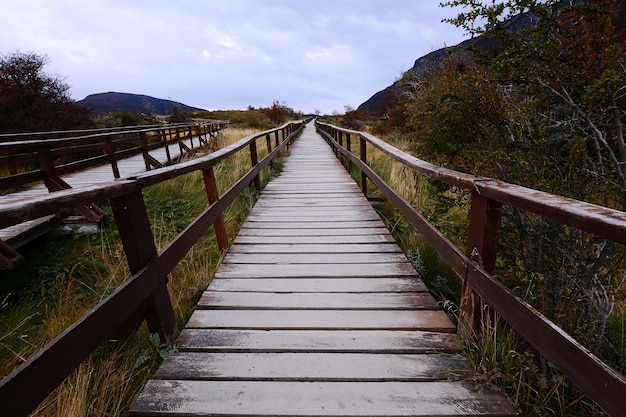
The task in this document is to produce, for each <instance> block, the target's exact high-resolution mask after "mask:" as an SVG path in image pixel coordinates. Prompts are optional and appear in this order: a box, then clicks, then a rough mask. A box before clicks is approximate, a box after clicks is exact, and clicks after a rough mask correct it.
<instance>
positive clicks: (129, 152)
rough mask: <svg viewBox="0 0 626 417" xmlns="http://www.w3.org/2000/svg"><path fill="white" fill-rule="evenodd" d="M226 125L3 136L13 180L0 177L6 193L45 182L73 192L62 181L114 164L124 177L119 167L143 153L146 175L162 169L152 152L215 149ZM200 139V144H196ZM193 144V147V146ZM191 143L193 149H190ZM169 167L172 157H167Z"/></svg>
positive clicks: (2, 162)
mask: <svg viewBox="0 0 626 417" xmlns="http://www.w3.org/2000/svg"><path fill="white" fill-rule="evenodd" d="M227 126H228V122H225V121H210V122H204V123H193V124H188V123H183V124H175V125H167V126H148V127H132V128H114V129H96V130H77V131H61V132H41V133H21V134H6V135H0V167H5V169H6V170H7V171H8V175H5V176H3V177H2V178H0V191H2V190H7V189H12V188H17V187H22V186H24V185H27V184H30V183H33V182H37V181H45V182H46V186H48V188H53V190H51V191H57V190H58V189H64V188H68V186H66V185H65V184H64V182H63V181H62V180H60V177H61V176H62V175H65V174H69V173H71V172H77V171H82V170H84V169H87V168H91V167H94V166H98V165H102V164H105V163H109V164H111V169H112V173H113V176H114V177H115V178H119V177H120V173H119V170H118V167H117V162H118V161H119V160H120V159H123V158H128V157H130V156H133V155H137V154H143V156H144V161H145V163H146V170H150V169H151V168H159V167H161V166H162V164H161V163H160V162H158V161H156V160H155V159H154V158H152V157H151V156H150V153H149V152H150V151H152V150H154V149H157V148H161V147H165V149H166V150H168V146H170V145H173V144H178V145H179V147H180V151H181V154H185V153H192V152H193V149H194V148H198V147H207V146H212V147H213V149H214V150H215V146H214V143H211V142H212V141H214V140H215V137H216V134H217V132H219V131H221V130H222V129H224V128H226V127H227ZM194 138H197V142H196V143H195V144H194V142H193V139H194ZM189 141H191V142H189ZM186 143H188V144H186ZM167 159H168V161H167V163H168V164H169V163H171V162H172V157H171V155H170V153H169V150H168V152H167Z"/></svg>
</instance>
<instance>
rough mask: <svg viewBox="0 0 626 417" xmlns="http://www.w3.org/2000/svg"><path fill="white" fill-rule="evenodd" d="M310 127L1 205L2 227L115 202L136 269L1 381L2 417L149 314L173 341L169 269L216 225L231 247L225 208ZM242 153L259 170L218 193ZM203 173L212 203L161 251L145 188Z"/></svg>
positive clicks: (30, 404)
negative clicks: (262, 146) (227, 164)
mask: <svg viewBox="0 0 626 417" xmlns="http://www.w3.org/2000/svg"><path fill="white" fill-rule="evenodd" d="M303 125H304V123H303V122H297V123H287V124H285V125H283V126H281V127H279V128H276V129H272V130H267V131H265V132H261V133H257V134H254V135H251V136H247V137H245V138H243V139H241V140H239V141H238V142H236V143H234V144H233V145H230V146H227V147H225V148H223V149H220V150H217V151H216V152H213V153H211V154H209V155H207V156H204V157H200V158H198V159H194V160H191V161H188V162H183V163H180V164H178V165H175V166H170V167H163V168H161V169H156V170H152V171H149V172H146V173H143V174H141V175H138V176H136V177H133V178H128V179H122V180H117V181H111V182H109V183H105V184H100V185H97V186H93V187H90V188H89V189H69V190H62V191H58V192H55V193H51V194H48V195H45V196H43V197H40V198H37V199H36V200H31V201H28V202H26V203H15V204H4V205H0V228H1V227H7V226H10V225H13V224H17V223H21V222H24V221H28V220H31V219H35V218H39V217H42V216H45V215H49V214H54V213H56V212H57V211H59V210H60V209H63V208H73V207H78V206H81V205H84V204H86V203H89V202H93V201H98V202H100V201H105V200H109V201H110V204H111V207H112V210H113V215H114V217H115V222H116V224H117V229H118V231H119V234H120V237H121V240H122V244H123V246H124V252H125V254H126V259H127V261H128V264H129V266H130V271H131V274H132V277H130V278H129V279H128V280H127V281H126V282H125V283H124V284H122V285H121V286H120V287H118V288H117V289H116V290H115V291H113V293H112V294H110V295H109V296H108V297H106V298H105V299H104V300H103V301H101V302H100V303H98V305H97V306H96V307H94V308H93V309H92V310H91V311H89V312H88V313H87V314H86V315H84V316H83V317H82V318H81V319H80V320H79V321H77V322H75V323H73V324H72V325H71V326H70V327H68V328H67V329H66V330H65V331H63V332H62V333H61V334H60V335H59V336H58V337H56V338H55V339H54V340H52V341H51V342H50V343H48V344H47V345H46V346H45V347H44V348H43V349H41V350H40V351H39V352H37V353H36V354H35V355H33V357H31V358H30V359H28V360H27V361H26V362H24V363H23V364H22V365H20V366H19V367H18V368H17V369H15V370H14V371H13V372H12V373H11V374H10V375H8V376H6V377H5V378H4V379H2V380H1V381H0V404H2V405H1V406H0V416H7V417H8V416H11V417H15V416H25V415H27V414H28V413H30V412H31V411H32V410H34V409H35V408H36V407H37V405H38V404H39V403H40V402H41V401H43V400H44V399H45V398H46V396H47V395H48V394H50V393H51V392H52V391H53V390H54V389H55V388H56V387H57V386H58V385H59V384H60V383H61V382H62V381H63V380H64V379H65V378H66V377H67V376H68V375H69V374H70V373H71V372H72V370H74V369H75V368H76V367H77V366H78V365H79V364H80V363H81V362H82V361H83V360H85V358H87V356H88V355H89V354H90V353H91V352H93V351H94V350H95V349H96V348H97V347H98V346H99V345H100V344H102V343H103V342H105V341H106V340H108V339H109V338H111V336H112V335H118V334H125V333H127V332H128V331H130V330H132V329H133V328H135V327H136V324H137V323H139V322H141V321H142V320H144V319H145V321H146V324H147V325H148V328H149V329H150V332H159V333H160V334H161V336H162V337H163V338H165V340H168V341H171V340H172V338H173V337H175V335H176V334H177V332H178V329H177V325H176V322H175V320H174V313H173V310H172V305H171V302H170V297H169V294H168V291H167V285H166V284H167V276H168V274H169V273H170V272H171V271H172V269H173V268H174V267H175V266H176V265H177V264H178V262H179V261H180V260H181V259H182V258H183V257H184V256H185V254H186V253H187V252H188V251H189V250H190V249H191V247H192V246H193V245H194V244H195V243H196V242H197V241H198V239H199V238H200V237H201V236H202V235H203V234H204V233H205V231H206V230H207V229H208V228H209V227H210V226H211V225H213V226H214V229H215V233H216V237H217V242H218V246H219V248H220V250H222V251H223V250H226V248H227V245H228V240H227V238H226V231H225V229H224V223H223V221H222V220H221V215H222V213H223V212H224V210H225V209H226V208H227V207H228V206H229V205H230V204H231V203H232V202H233V201H234V200H235V199H236V198H237V196H239V194H241V192H242V191H243V190H244V189H245V188H246V187H247V186H248V185H250V184H253V185H254V187H255V188H257V189H259V190H260V187H261V182H260V176H259V174H260V172H261V170H262V169H263V168H264V167H266V166H267V165H268V164H269V163H270V161H271V160H272V159H273V158H274V157H275V156H276V155H277V154H278V152H280V150H281V149H283V148H285V147H286V146H288V145H289V143H290V142H291V141H293V139H295V137H296V136H297V134H298V133H299V132H300V130H301V129H302V127H303ZM259 139H261V140H265V142H266V146H267V151H268V152H267V154H266V155H265V156H264V157H263V158H262V159H259V157H258V153H257V140H259ZM272 144H274V146H273V147H272ZM241 151H249V152H250V159H251V164H252V168H251V169H250V170H249V171H248V172H247V173H246V174H245V175H243V176H242V178H241V179H240V180H239V181H238V182H237V183H236V184H235V185H233V186H231V187H230V188H229V189H228V190H227V191H226V192H225V193H223V194H222V195H221V196H218V191H217V190H218V188H217V184H216V179H215V175H214V172H213V167H214V166H215V165H216V164H218V163H219V162H220V161H223V160H224V159H225V158H227V157H229V156H231V155H233V154H235V153H237V152H241ZM196 171H201V172H202V173H203V176H204V183H205V186H206V192H207V200H208V203H209V206H208V208H207V209H206V210H204V211H203V212H202V213H201V214H200V215H199V216H198V217H197V218H196V219H195V220H194V221H192V223H191V224H190V225H189V226H187V228H185V230H183V231H182V232H181V233H180V234H179V235H178V236H176V237H175V238H174V239H173V240H172V241H171V242H169V244H168V245H167V246H166V247H165V248H164V249H163V250H162V251H161V252H157V249H156V246H155V243H154V237H153V234H152V231H151V228H150V222H149V218H148V213H146V207H145V205H144V199H143V195H142V190H143V189H144V188H146V187H149V186H151V185H154V184H157V183H160V182H163V181H166V180H170V179H172V178H176V177H179V176H182V175H187V174H190V173H192V172H196Z"/></svg>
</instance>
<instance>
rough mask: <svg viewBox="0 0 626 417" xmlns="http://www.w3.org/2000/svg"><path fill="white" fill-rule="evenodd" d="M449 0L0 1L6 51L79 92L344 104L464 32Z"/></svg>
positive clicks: (209, 105) (206, 104) (312, 106)
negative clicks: (36, 58)
mask: <svg viewBox="0 0 626 417" xmlns="http://www.w3.org/2000/svg"><path fill="white" fill-rule="evenodd" d="M455 15H456V11H455V10H454V9H451V8H441V7H439V0H2V1H1V5H0V28H1V29H0V53H2V54H3V55H6V54H11V53H13V52H15V51H18V50H19V51H22V52H35V53H38V54H41V55H44V54H45V55H47V56H48V57H49V59H50V64H49V65H48V67H47V69H46V70H47V72H48V73H51V74H55V75H59V76H61V77H63V78H65V81H66V82H67V84H69V85H70V86H71V93H72V97H73V98H74V99H76V100H81V99H83V98H84V97H86V96H87V95H89V94H93V93H102V92H108V91H117V92H124V93H136V94H146V95H149V96H153V97H157V98H164V99H172V100H174V101H179V102H182V103H184V104H188V105H191V106H196V107H201V108H205V109H245V108H246V107H248V106H249V105H252V106H255V107H265V106H269V105H271V103H272V101H273V100H279V101H281V102H284V103H286V104H287V105H289V106H290V107H293V108H294V109H296V110H301V111H304V112H305V113H308V112H314V111H316V110H317V111H321V112H322V113H332V112H333V111H338V112H340V113H343V112H344V110H345V106H351V107H353V108H356V107H358V106H359V105H360V104H361V103H362V102H364V101H365V100H367V99H368V98H369V97H370V96H371V95H372V94H374V93H375V92H377V91H379V90H382V89H383V88H385V87H387V86H389V85H390V84H391V83H392V82H393V81H395V80H396V79H397V78H398V77H399V76H400V75H401V73H402V72H403V71H406V70H407V69H409V68H410V67H412V66H413V62H414V61H415V59H417V58H419V57H420V56H422V55H425V54H427V53H429V52H431V51H433V50H435V49H439V48H441V47H444V46H452V45H455V44H457V43H459V42H461V41H462V40H463V39H464V34H463V32H462V31H461V30H460V29H457V28H455V27H453V26H452V25H450V24H448V23H442V22H441V20H442V19H443V18H445V17H454V16H455Z"/></svg>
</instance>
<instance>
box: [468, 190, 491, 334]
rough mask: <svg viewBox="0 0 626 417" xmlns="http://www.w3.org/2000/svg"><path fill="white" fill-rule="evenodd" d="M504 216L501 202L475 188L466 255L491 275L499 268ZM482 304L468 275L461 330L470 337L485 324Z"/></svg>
mask: <svg viewBox="0 0 626 417" xmlns="http://www.w3.org/2000/svg"><path fill="white" fill-rule="evenodd" d="M501 215H502V204H501V203H499V202H497V201H495V200H490V199H488V198H485V197H483V196H481V195H480V194H479V193H478V192H477V191H472V203H471V209H470V224H469V232H468V238H467V249H466V250H467V255H468V257H470V259H472V260H473V261H474V262H476V263H477V264H478V265H479V266H480V267H481V268H482V269H484V270H485V271H486V272H488V273H490V274H491V273H493V271H494V269H495V267H496V256H497V250H498V237H499V234H500V218H501ZM481 304H482V303H481V299H480V297H479V295H478V294H477V293H476V292H475V291H474V290H473V288H472V283H471V282H468V279H467V278H466V279H465V280H464V281H463V288H462V290H461V303H460V308H459V310H460V329H459V330H460V331H461V333H462V335H463V336H464V337H465V338H466V339H468V340H469V338H470V337H471V336H472V335H474V334H476V332H477V331H478V330H479V329H480V327H481V325H482V317H483V311H482V305H481Z"/></svg>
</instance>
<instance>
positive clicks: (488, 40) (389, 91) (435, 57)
mask: <svg viewBox="0 0 626 417" xmlns="http://www.w3.org/2000/svg"><path fill="white" fill-rule="evenodd" d="M535 24H536V17H535V16H533V15H531V14H528V13H524V14H520V15H517V16H514V17H512V18H511V19H509V20H508V21H507V22H506V23H505V24H504V25H505V28H506V29H507V30H509V31H511V32H513V33H517V32H519V31H520V30H523V29H527V28H529V27H532V26H533V25H535ZM470 45H472V46H473V47H474V48H478V49H482V50H484V51H497V50H498V49H500V44H499V42H498V41H497V40H496V39H495V38H493V37H489V36H481V37H479V38H477V39H474V40H466V41H463V42H461V43H460V44H458V45H456V46H453V47H449V48H441V49H438V50H436V51H433V52H431V53H429V54H427V55H424V56H423V57H421V58H418V59H417V60H416V61H415V63H414V64H413V67H412V68H411V69H409V70H408V71H407V73H410V74H411V75H413V76H414V77H417V78H420V77H422V76H423V75H424V74H425V73H426V72H427V71H437V70H440V69H442V68H443V62H444V59H445V57H446V55H447V54H448V53H449V52H450V51H451V50H459V49H466V48H468V47H469V46H470ZM401 93H402V86H401V84H400V81H396V82H394V83H393V84H392V85H390V86H389V87H387V88H385V89H384V90H381V91H379V92H377V93H375V94H374V95H373V96H372V97H370V98H369V99H367V100H366V101H365V102H363V103H362V104H361V105H360V106H359V107H358V110H360V111H363V112H366V113H385V112H386V111H387V110H388V109H389V108H391V107H393V105H394V102H395V101H396V100H397V99H398V97H399V96H400V94H401Z"/></svg>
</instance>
